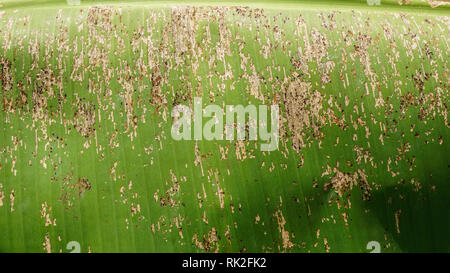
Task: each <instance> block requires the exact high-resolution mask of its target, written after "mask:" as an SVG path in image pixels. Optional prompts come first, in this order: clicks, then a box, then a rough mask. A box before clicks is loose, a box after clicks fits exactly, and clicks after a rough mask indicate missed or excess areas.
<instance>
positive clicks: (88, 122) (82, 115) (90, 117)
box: [73, 99, 96, 137]
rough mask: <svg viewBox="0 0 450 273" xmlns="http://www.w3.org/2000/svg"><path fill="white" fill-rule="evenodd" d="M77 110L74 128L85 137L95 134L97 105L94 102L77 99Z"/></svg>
mask: <svg viewBox="0 0 450 273" xmlns="http://www.w3.org/2000/svg"><path fill="white" fill-rule="evenodd" d="M77 101H78V102H77V110H76V111H75V114H74V117H73V123H74V128H75V129H76V130H77V131H78V132H79V133H80V134H81V135H82V136H84V137H89V136H91V135H92V134H94V133H95V123H96V122H95V108H96V107H95V105H94V104H93V103H92V102H89V101H84V99H77Z"/></svg>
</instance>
